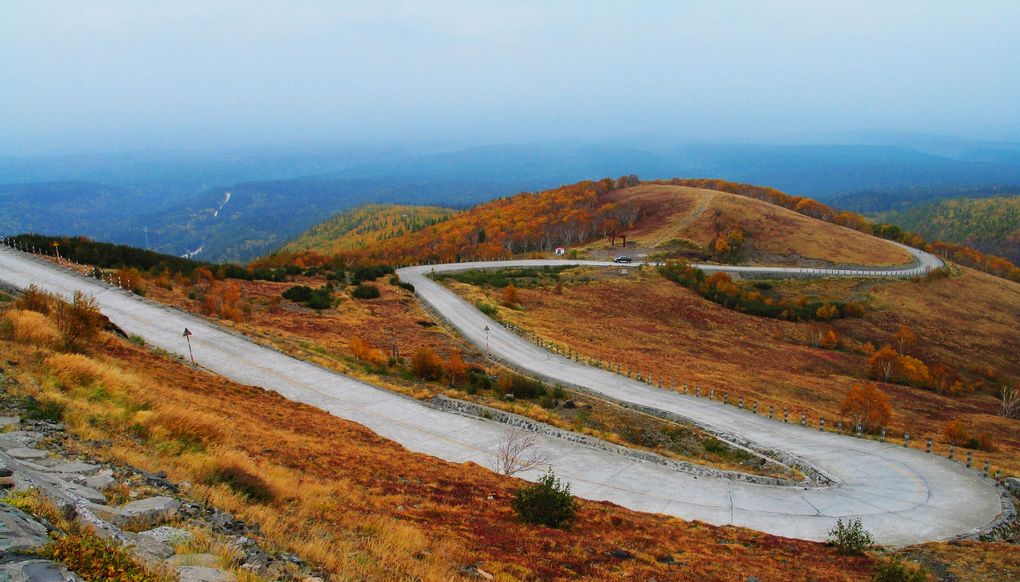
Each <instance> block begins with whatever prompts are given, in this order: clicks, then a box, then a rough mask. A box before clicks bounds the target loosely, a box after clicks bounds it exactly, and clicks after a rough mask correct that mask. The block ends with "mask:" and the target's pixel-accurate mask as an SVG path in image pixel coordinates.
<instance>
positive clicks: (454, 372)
mask: <svg viewBox="0 0 1020 582" xmlns="http://www.w3.org/2000/svg"><path fill="white" fill-rule="evenodd" d="M443 367H444V368H445V371H446V379H447V380H448V381H449V383H450V385H451V386H457V385H460V384H463V383H464V382H466V381H467V378H468V365H467V364H466V363H465V362H464V358H462V357H461V356H460V354H459V353H456V352H454V353H453V354H452V355H451V356H450V357H449V359H447V360H446V364H445V365H444V366H443Z"/></svg>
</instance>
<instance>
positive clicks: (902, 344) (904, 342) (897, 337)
mask: <svg viewBox="0 0 1020 582" xmlns="http://www.w3.org/2000/svg"><path fill="white" fill-rule="evenodd" d="M893 341H895V342H896V347H897V349H899V352H900V355H903V354H904V353H906V351H907V350H908V349H909V348H911V347H913V346H914V344H916V343H917V335H916V334H915V333H914V331H913V330H912V329H910V328H909V327H907V326H905V325H901V326H900V329H899V330H897V332H896V333H894V334H893Z"/></svg>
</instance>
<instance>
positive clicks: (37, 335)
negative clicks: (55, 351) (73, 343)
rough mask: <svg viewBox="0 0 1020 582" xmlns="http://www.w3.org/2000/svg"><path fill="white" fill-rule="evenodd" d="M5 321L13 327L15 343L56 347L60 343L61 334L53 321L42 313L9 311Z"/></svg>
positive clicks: (19, 310) (12, 333)
mask: <svg viewBox="0 0 1020 582" xmlns="http://www.w3.org/2000/svg"><path fill="white" fill-rule="evenodd" d="M4 321H5V322H8V323H9V324H10V326H11V335H12V337H13V338H14V340H15V341H18V342H21V343H26V344H33V345H38V346H47V347H50V346H55V345H57V344H58V343H59V342H60V332H58V331H57V326H56V324H55V323H53V320H51V319H50V318H48V317H46V316H45V315H43V314H42V313H38V312H36V311H28V310H22V309H8V310H7V311H6V312H5V313H4Z"/></svg>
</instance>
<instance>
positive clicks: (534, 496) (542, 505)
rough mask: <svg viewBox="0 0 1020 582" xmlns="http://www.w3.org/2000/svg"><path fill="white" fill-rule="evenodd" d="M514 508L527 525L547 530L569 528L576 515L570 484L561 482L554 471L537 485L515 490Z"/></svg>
mask: <svg viewBox="0 0 1020 582" xmlns="http://www.w3.org/2000/svg"><path fill="white" fill-rule="evenodd" d="M511 505H512V507H513V509H514V511H516V512H517V515H518V516H519V517H520V518H521V520H522V521H524V522H525V523H534V524H538V525H544V526H546V527H555V528H568V527H570V525H571V524H573V522H574V518H575V517H576V515H577V500H575V499H574V496H573V495H572V494H571V493H570V484H569V483H561V482H560V480H559V479H557V478H556V476H555V475H554V474H553V472H552V471H551V470H550V471H549V472H548V473H546V474H545V476H544V477H542V478H541V479H539V481H538V483H535V484H534V485H531V486H529V487H525V488H523V489H518V490H517V491H515V492H514V500H513V501H512V502H511Z"/></svg>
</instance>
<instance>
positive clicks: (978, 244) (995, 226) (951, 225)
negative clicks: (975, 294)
mask: <svg viewBox="0 0 1020 582" xmlns="http://www.w3.org/2000/svg"><path fill="white" fill-rule="evenodd" d="M881 217H882V218H883V219H884V220H886V221H887V222H891V223H894V224H898V225H900V226H902V227H903V228H907V229H910V230H915V231H917V232H919V233H921V234H922V235H924V236H925V237H926V238H929V239H939V240H944V241H948V242H952V243H960V244H966V245H970V246H972V247H974V248H976V249H978V250H980V251H983V252H986V253H992V254H995V255H1001V256H1004V257H1006V258H1008V259H1010V260H1011V261H1013V262H1017V261H1020V196H998V197H994V198H980V199H971V198H960V199H953V200H943V201H941V202H935V203H932V204H923V205H920V206H914V207H910V208H905V209H903V210H897V211H893V212H889V213H886V214H883V215H881Z"/></svg>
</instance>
